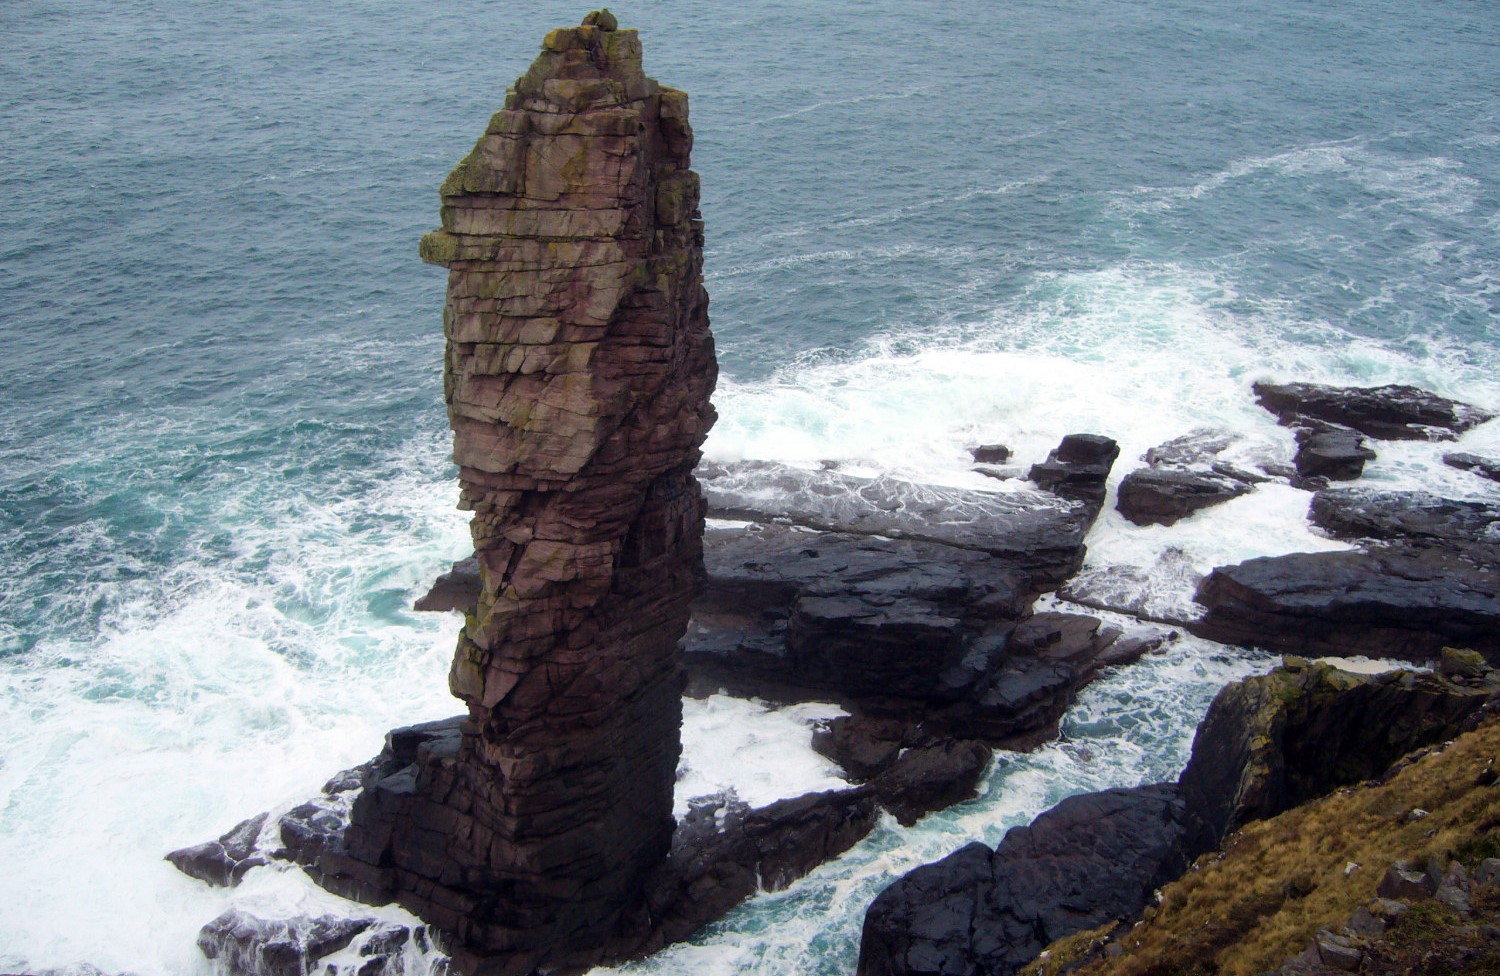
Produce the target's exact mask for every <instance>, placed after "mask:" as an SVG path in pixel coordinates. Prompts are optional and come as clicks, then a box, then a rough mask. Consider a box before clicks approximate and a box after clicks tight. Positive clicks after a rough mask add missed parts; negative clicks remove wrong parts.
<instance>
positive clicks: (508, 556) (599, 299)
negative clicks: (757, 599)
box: [326, 14, 716, 973]
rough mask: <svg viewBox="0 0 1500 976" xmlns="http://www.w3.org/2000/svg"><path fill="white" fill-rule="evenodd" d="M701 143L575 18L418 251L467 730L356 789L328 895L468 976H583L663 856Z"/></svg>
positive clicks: (675, 695) (449, 186) (457, 678)
mask: <svg viewBox="0 0 1500 976" xmlns="http://www.w3.org/2000/svg"><path fill="white" fill-rule="evenodd" d="M691 146H692V132H691V129H690V128H689V126H688V121H687V96H686V95H685V94H684V93H682V92H680V91H675V90H673V89H670V88H666V87H664V86H661V85H658V84H657V83H656V82H655V81H652V80H651V79H649V78H647V77H646V76H645V74H644V73H643V71H642V67H641V46H640V42H639V40H638V39H637V37H636V34H635V32H634V31H622V30H616V29H615V25H614V22H613V18H610V17H608V15H607V14H606V15H603V16H598V15H590V18H589V19H588V20H586V21H585V24H584V25H583V26H580V27H575V28H570V29H560V30H556V31H553V32H552V33H550V34H549V35H547V38H546V40H545V42H544V44H543V48H542V53H541V55H540V56H539V57H538V58H537V60H536V62H535V63H534V64H533V65H532V66H531V69H530V70H529V71H528V72H527V73H526V74H525V75H524V76H523V77H522V78H520V79H519V80H518V81H517V82H516V85H515V87H514V89H513V90H512V91H511V92H510V93H509V95H508V96H507V98H506V102H505V107H504V109H503V110H501V111H500V112H498V113H497V114H496V115H495V116H494V118H493V119H492V120H491V121H490V124H489V127H488V129H487V130H486V131H485V133H484V135H483V136H482V137H481V138H480V140H479V142H478V143H477V144H476V145H475V147H474V150H473V151H472V152H471V153H470V154H469V155H468V156H467V157H466V158H465V159H464V160H463V161H462V162H460V163H459V165H458V167H457V168H456V169H455V170H454V171H453V173H452V175H451V176H449V178H448V180H447V181H446V182H445V183H444V184H443V187H442V198H443V207H442V228H441V229H440V230H437V231H434V232H433V233H431V234H429V235H427V236H426V237H425V238H423V240H422V247H421V253H422V257H423V259H424V260H427V261H429V262H431V263H435V264H440V265H444V266H446V267H447V268H448V269H449V278H448V298H447V305H446V307H445V310H444V316H443V320H444V331H445V334H446V335H447V338H448V348H447V358H446V371H445V383H444V386H445V397H446V400H447V403H448V412H449V418H450V420H451V423H452V426H453V430H454V447H453V456H454V459H455V460H456V461H457V462H458V464H459V468H460V480H461V483H462V488H463V491H462V501H461V505H462V506H463V507H465V508H467V509H470V510H472V511H473V512H474V518H473V521H472V533H473V537H474V544H475V550H476V556H477V558H478V563H479V581H480V587H479V595H478V600H477V604H476V605H475V606H473V607H472V609H471V610H470V612H469V613H468V615H467V617H466V621H465V627H464V630H463V634H462V636H461V637H460V639H459V647H458V651H457V654H456V656H455V658H454V663H453V668H452V671H451V674H450V684H451V687H452V690H453V692H454V694H455V695H457V696H458V697H459V698H461V699H462V700H463V701H464V702H465V703H466V705H467V706H468V716H467V718H466V720H465V721H464V722H463V723H462V726H461V735H459V736H457V737H454V738H444V739H440V740H434V742H435V743H436V744H428V745H425V746H423V747H422V748H419V749H418V750H417V751H416V754H415V762H414V764H413V765H411V766H408V767H405V768H403V769H401V770H400V771H398V772H396V773H393V774H391V775H389V776H387V777H385V778H383V779H380V780H378V781H376V782H374V783H372V784H370V785H369V786H367V787H366V788H365V790H364V791H363V793H362V794H361V796H360V798H359V801H358V802H357V804H356V806H355V810H354V816H353V823H352V825H351V827H350V829H349V831H348V833H347V835H346V837H345V842H346V853H345V855H344V856H341V857H339V858H338V859H337V860H336V861H335V862H332V863H330V864H329V866H330V867H332V868H333V869H334V870H332V871H328V872H326V874H327V875H328V878H327V880H328V883H329V884H330V886H332V887H335V888H341V889H343V890H345V891H349V892H351V893H355V894H358V895H360V896H362V897H365V898H368V899H376V900H378V899H380V898H382V897H384V898H393V899H395V900H396V901H399V902H400V903H401V904H403V905H405V906H406V907H408V908H410V909H411V910H413V911H414V912H416V913H417V914H418V915H420V916H421V917H422V918H423V919H425V920H427V921H428V922H430V923H433V924H435V925H437V926H439V927H440V928H442V929H444V930H446V931H447V932H449V933H450V934H451V935H452V936H454V937H455V938H456V940H457V942H458V943H459V946H458V951H457V954H456V961H458V962H459V963H460V966H461V968H464V969H475V968H483V969H484V970H485V971H494V972H518V973H519V972H529V971H530V970H531V969H533V968H535V967H537V966H543V967H549V968H550V967H553V966H555V965H559V964H562V965H568V966H572V965H586V964H589V963H590V962H592V961H594V960H596V959H597V958H599V957H600V954H601V953H603V952H604V950H603V949H602V948H601V947H602V946H604V945H605V944H606V943H607V942H608V940H609V939H611V938H612V937H614V936H615V935H616V934H617V933H618V932H619V931H620V930H621V928H622V927H623V926H627V925H628V919H629V916H630V915H631V914H632V913H633V912H638V911H639V910H640V906H641V903H642V899H643V892H644V886H645V883H646V878H647V875H648V874H650V872H652V871H653V870H654V869H656V868H658V867H659V866H660V865H661V864H662V862H663V861H664V859H665V858H666V856H667V853H668V850H669V847H670V845H671V839H672V832H673V827H674V824H673V819H672V789H673V782H674V777H675V770H676V766H677V761H678V756H679V753H680V741H679V726H680V722H681V697H680V696H681V690H682V677H681V667H680V663H679V653H678V649H677V642H678V639H679V638H680V637H681V636H682V633H683V631H684V629H685V627H686V624H687V618H688V604H689V602H690V601H691V600H692V598H693V595H694V592H695V590H696V588H697V586H698V584H699V581H700V577H701V575H702V548H701V546H702V542H701V538H702V527H703V502H702V500H701V492H700V490H699V487H698V484H697V482H696V481H695V480H694V478H693V475H692V471H693V468H694V466H695V465H696V464H697V462H698V459H699V447H700V445H701V444H702V441H703V437H704V435H705V433H706V432H707V430H708V428H709V426H710V424H711V423H712V422H713V410H712V407H710V405H709V402H708V401H709V394H710V393H711V391H712V389H713V386H714V379H715V375H716V367H715V363H714V353H713V343H712V339H711V337H710V335H709V331H708V316H707V305H708V297H707V294H706V293H705V291H704V289H703V284H702V275H701V265H702V225H701V222H700V220H699V217H698V213H697V204H698V177H697V176H696V174H694V173H693V172H692V171H691V170H690V169H689V168H688V166H689V162H688V154H689V150H690V149H691ZM486 957H487V958H488V961H486V962H479V960H481V959H484V958H486Z"/></svg>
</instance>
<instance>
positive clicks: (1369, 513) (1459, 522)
mask: <svg viewBox="0 0 1500 976" xmlns="http://www.w3.org/2000/svg"><path fill="white" fill-rule="evenodd" d="M1308 517H1309V518H1310V519H1311V520H1312V523H1313V524H1314V525H1316V526H1318V527H1319V528H1321V529H1324V530H1325V531H1327V532H1328V533H1329V534H1330V535H1333V536H1336V537H1338V538H1341V539H1376V540H1381V541H1415V542H1449V543H1460V544H1462V543H1475V542H1478V543H1497V542H1500V504H1496V503H1494V502H1478V501H1455V500H1453V499H1451V498H1442V497H1439V496H1437V495H1432V494H1428V493H1427V492H1421V491H1379V490H1376V489H1370V488H1330V489H1327V490H1324V491H1320V492H1318V493H1317V494H1316V495H1314V496H1313V500H1312V506H1311V508H1310V509H1309V510H1308Z"/></svg>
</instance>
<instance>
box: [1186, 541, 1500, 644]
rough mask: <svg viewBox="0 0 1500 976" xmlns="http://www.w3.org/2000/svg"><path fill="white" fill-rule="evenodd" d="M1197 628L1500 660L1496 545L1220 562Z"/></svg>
mask: <svg viewBox="0 0 1500 976" xmlns="http://www.w3.org/2000/svg"><path fill="white" fill-rule="evenodd" d="M1195 598H1196V599H1197V601H1198V602H1199V603H1200V604H1202V605H1203V606H1204V607H1206V608H1207V610H1206V612H1205V613H1204V615H1203V616H1202V617H1201V618H1200V619H1199V620H1197V621H1193V622H1189V623H1188V625H1187V626H1188V627H1189V628H1190V629H1191V630H1192V631H1193V632H1194V633H1195V634H1198V635H1199V636H1202V637H1207V638H1209V639H1210V640H1217V641H1220V642H1222V643H1226V644H1253V645H1257V646H1260V647H1266V648H1270V649H1273V650H1279V651H1287V652H1291V653H1296V654H1314V655H1321V654H1334V655H1356V654H1365V655H1369V656H1371V657H1393V658H1401V659H1403V660H1409V661H1428V660H1432V659H1434V658H1436V657H1438V656H1439V655H1440V654H1441V653H1442V649H1443V648H1444V647H1446V646H1454V647H1465V648H1470V649H1472V650H1475V651H1478V652H1480V653H1482V654H1484V655H1485V657H1486V658H1487V659H1489V660H1490V661H1492V662H1494V661H1500V558H1497V555H1496V547H1494V546H1488V545H1473V546H1468V547H1463V548H1456V549H1455V548H1449V547H1394V548H1386V549H1379V550H1371V551H1352V552H1319V553H1292V554H1290V555H1286V556H1273V557H1265V558H1260V559H1251V560H1247V561H1246V562H1243V563H1240V564H1238V565H1236V566H1220V567H1218V568H1217V569H1215V570H1214V571H1213V572H1212V573H1210V574H1209V576H1208V577H1207V578H1206V579H1205V580H1204V581H1203V583H1202V585H1201V586H1199V588H1198V592H1197V594H1196V597H1195Z"/></svg>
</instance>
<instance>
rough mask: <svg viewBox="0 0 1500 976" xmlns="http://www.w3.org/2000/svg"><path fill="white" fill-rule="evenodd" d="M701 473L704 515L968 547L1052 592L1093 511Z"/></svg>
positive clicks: (741, 468) (747, 469)
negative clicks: (705, 503)
mask: <svg viewBox="0 0 1500 976" xmlns="http://www.w3.org/2000/svg"><path fill="white" fill-rule="evenodd" d="M1094 470H1095V474H1096V475H1097V470H1098V469H1097V467H1096V468H1095V469H1094ZM1104 470H1105V473H1107V472H1108V466H1107V465H1106V466H1105V469H1104ZM698 476H699V477H700V478H701V479H702V480H703V488H704V494H705V496H706V497H707V499H708V507H709V513H710V514H711V515H714V516H716V517H719V518H726V519H748V520H751V521H760V522H769V521H772V520H776V521H781V522H789V523H791V524H794V525H801V526H804V527H806V528H811V529H819V530H822V531H826V532H837V533H843V534H846V535H856V536H882V537H885V538H888V539H908V540H913V541H917V542H932V543H938V544H940V545H944V546H952V547H954V548H959V549H973V550H976V551H979V552H985V553H989V554H990V555H992V556H998V557H1000V558H1002V559H1004V560H1005V561H1006V562H1007V563H1008V564H1009V565H1011V566H1012V567H1014V568H1015V569H1019V570H1022V571H1024V572H1026V573H1027V574H1028V575H1030V576H1031V577H1032V578H1033V580H1034V581H1035V582H1037V583H1038V584H1043V585H1049V586H1055V585H1057V584H1058V583H1060V582H1062V581H1063V580H1065V579H1067V578H1068V577H1069V576H1071V575H1072V574H1073V573H1075V572H1077V571H1078V568H1079V567H1080V566H1082V565H1083V557H1084V553H1085V550H1084V546H1083V539H1084V536H1086V535H1087V534H1088V530H1089V528H1090V526H1092V525H1093V522H1094V517H1095V515H1096V514H1097V507H1090V506H1089V505H1086V504H1084V503H1082V502H1079V501H1076V500H1073V499H1071V498H1064V497H1060V496H1059V495H1057V494H1054V493H1053V492H1050V491H1037V490H1025V489H1019V490H1014V491H1004V492H991V491H971V490H966V489H962V488H950V487H946V486H938V485H923V484H916V483H914V482H910V481H903V480H901V479H899V478H892V477H888V476H881V477H875V478H867V477H859V476H856V475H851V474H845V473H843V472H839V471H834V470H817V471H814V470H808V469H806V468H799V467H793V466H791V465H785V464H778V463H776V462H773V461H740V462H735V463H732V464H716V463H712V462H705V463H704V464H703V465H702V466H701V467H700V468H699V470H698ZM1099 477H1100V479H1101V480H1100V481H1099V485H1100V490H1101V491H1102V484H1103V482H1102V476H1099ZM768 495H769V496H770V497H772V498H774V499H775V502H774V505H768V504H767V502H766V498H767V496H768ZM710 544H711V543H710Z"/></svg>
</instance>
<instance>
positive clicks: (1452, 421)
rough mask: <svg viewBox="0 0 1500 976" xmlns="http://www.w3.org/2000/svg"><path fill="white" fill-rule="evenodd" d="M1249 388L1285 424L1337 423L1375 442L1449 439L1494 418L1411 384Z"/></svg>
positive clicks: (1286, 384)
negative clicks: (1373, 439) (1374, 439)
mask: <svg viewBox="0 0 1500 976" xmlns="http://www.w3.org/2000/svg"><path fill="white" fill-rule="evenodd" d="M1254 390H1255V398H1256V400H1257V401H1258V402H1259V403H1260V405H1261V406H1263V407H1265V408H1266V409H1267V410H1269V411H1271V412H1272V413H1273V414H1275V415H1276V418H1277V419H1278V420H1279V421H1280V422H1281V423H1282V424H1283V425H1285V426H1288V427H1303V426H1310V425H1312V424H1314V423H1319V422H1321V423H1327V424H1338V425H1341V426H1344V427H1347V428H1351V429H1353V430H1356V431H1358V432H1360V433H1362V434H1365V435H1367V436H1369V437H1373V438H1376V439H1377V440H1452V439H1453V438H1455V437H1457V436H1458V435H1459V434H1461V433H1463V432H1464V431H1466V430H1468V429H1470V428H1471V427H1475V426H1478V425H1479V424H1482V423H1484V422H1485V421H1486V420H1489V419H1491V417H1492V416H1493V415H1492V414H1490V413H1488V412H1486V411H1483V410H1480V409H1478V408H1476V407H1473V406H1470V405H1469V404H1466V403H1460V402H1458V401H1457V400H1449V399H1446V398H1444V397H1440V396H1437V395H1436V394H1434V393H1429V392H1427V391H1426V390H1420V389H1417V388H1416V387H1414V386H1398V385H1388V386H1374V387H1337V386H1323V385H1320V384H1317V383H1256V384H1255V386H1254Z"/></svg>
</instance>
